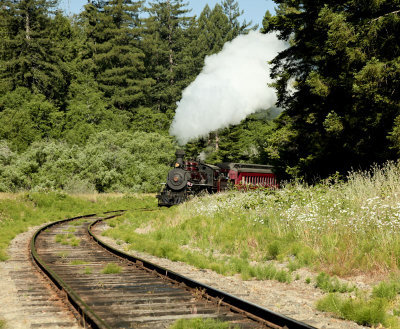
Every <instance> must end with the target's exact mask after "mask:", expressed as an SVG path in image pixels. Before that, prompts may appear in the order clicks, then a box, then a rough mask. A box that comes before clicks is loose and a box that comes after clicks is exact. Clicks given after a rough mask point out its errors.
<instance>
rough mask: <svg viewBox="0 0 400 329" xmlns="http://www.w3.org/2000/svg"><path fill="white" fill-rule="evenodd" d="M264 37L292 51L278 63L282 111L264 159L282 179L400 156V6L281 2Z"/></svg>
mask: <svg viewBox="0 0 400 329" xmlns="http://www.w3.org/2000/svg"><path fill="white" fill-rule="evenodd" d="M276 2H277V4H278V7H277V10H276V15H275V16H272V15H271V14H270V13H267V14H266V16H265V18H264V22H263V25H264V28H263V31H264V32H275V33H277V34H278V36H279V37H280V38H281V39H284V40H287V41H288V42H289V44H290V47H289V48H288V49H287V50H285V51H283V52H282V53H280V54H279V55H278V56H277V57H276V58H275V59H274V60H273V61H272V64H273V71H272V76H273V77H275V78H277V81H276V83H275V87H276V89H277V92H278V106H280V107H282V108H283V109H284V113H283V115H282V116H281V117H280V118H279V119H278V120H277V122H276V128H275V130H274V133H272V134H271V135H270V136H268V137H267V146H266V151H267V152H268V153H269V154H270V155H271V157H273V158H275V159H276V164H277V165H278V166H279V167H280V168H281V170H282V171H283V172H286V173H287V174H291V175H298V176H302V177H305V178H306V179H307V180H308V181H312V180H313V179H314V178H315V177H316V176H319V177H321V176H322V177H326V176H329V175H330V174H332V173H334V172H336V171H339V172H341V173H345V172H347V171H348V170H350V169H351V168H364V169H365V168H367V167H368V166H370V165H371V163H374V162H376V163H382V162H384V161H386V160H388V159H394V158H395V157H396V151H397V153H398V151H399V143H398V135H399V134H398V120H397V121H395V119H396V118H397V117H398V116H399V113H400V93H399V89H398V88H397V87H396V86H398V85H399V82H400V47H399V45H400V42H399V35H400V33H399V29H400V15H399V11H398V8H399V4H400V3H399V1H398V0H396V1H391V0H390V1H389V0H384V1H369V2H360V1H357V0H346V1H342V2H337V1H324V2H310V1H302V0H301V1H291V0H279V1H276Z"/></svg>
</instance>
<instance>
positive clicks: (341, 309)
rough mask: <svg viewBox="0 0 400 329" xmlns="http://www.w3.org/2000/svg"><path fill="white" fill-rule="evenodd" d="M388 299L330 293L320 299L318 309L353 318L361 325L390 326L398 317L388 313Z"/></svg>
mask: <svg viewBox="0 0 400 329" xmlns="http://www.w3.org/2000/svg"><path fill="white" fill-rule="evenodd" d="M387 305H388V303H387V301H386V300H385V299H384V298H373V299H369V300H365V299H363V298H356V299H354V298H344V297H340V296H339V295H337V294H329V295H327V296H325V297H324V298H322V299H321V300H319V301H318V303H317V309H318V310H320V311H324V312H331V313H334V314H336V315H337V316H339V317H340V318H343V319H347V320H352V321H355V322H357V323H358V324H361V325H367V326H377V325H379V324H383V325H384V326H388V327H389V324H393V322H394V321H396V319H394V318H393V317H390V316H389V315H388V314H387V311H386V308H387Z"/></svg>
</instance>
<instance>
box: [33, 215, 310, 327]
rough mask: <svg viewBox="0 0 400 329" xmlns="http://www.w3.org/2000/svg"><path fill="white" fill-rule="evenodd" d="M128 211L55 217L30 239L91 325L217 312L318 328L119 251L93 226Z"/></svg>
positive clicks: (236, 320)
mask: <svg viewBox="0 0 400 329" xmlns="http://www.w3.org/2000/svg"><path fill="white" fill-rule="evenodd" d="M121 213H122V211H117V212H112V213H108V214H104V215H102V216H97V215H94V214H92V215H86V216H81V217H75V218H71V219H66V220H63V221H58V222H54V223H51V224H49V225H47V226H45V227H43V228H41V229H40V230H39V231H37V232H36V233H35V234H34V236H33V238H32V241H31V245H30V248H31V253H32V257H33V259H34V261H35V262H36V263H37V265H38V266H39V267H40V268H41V270H42V271H43V272H45V273H46V274H47V275H48V277H49V278H50V279H51V280H52V281H53V283H54V284H55V285H56V286H57V287H58V289H59V290H60V291H62V292H63V293H65V296H66V298H67V299H68V300H69V302H70V303H71V304H72V305H73V306H74V307H75V308H76V309H77V311H78V312H79V314H80V315H81V321H82V322H83V323H84V324H85V326H87V325H89V326H90V327H91V328H100V329H106V328H152V329H153V328H168V327H169V326H170V325H171V324H172V323H173V322H174V321H175V320H177V319H182V318H185V319H191V318H198V317H201V318H218V319H219V320H222V321H229V322H230V323H232V325H234V326H236V327H239V328H275V329H276V328H285V327H286V328H290V329H291V328H296V329H297V328H299V329H306V328H313V327H312V326H309V325H307V324H305V323H301V322H298V321H296V320H293V319H290V318H288V317H285V316H282V315H279V314H277V313H274V312H272V311H270V310H268V309H265V308H262V307H259V306H257V305H254V304H252V303H249V302H246V301H244V300H241V299H239V298H237V297H235V296H232V295H229V294H226V293H223V292H222V291H219V290H217V289H214V288H212V287H209V286H207V285H204V284H201V283H199V282H196V281H193V280H191V279H189V278H186V277H184V276H181V275H179V274H178V273H174V272H171V271H168V270H167V269H164V268H162V267H159V266H157V265H154V264H152V263H149V262H147V261H145V260H143V259H138V258H136V257H133V256H131V255H128V254H125V253H123V252H121V251H118V250H116V249H113V248H112V247H111V246H108V245H106V244H105V243H103V242H101V241H100V240H99V239H97V238H96V236H94V235H93V234H92V232H91V227H93V226H94V225H96V224H97V223H99V222H100V221H102V220H105V219H109V218H112V217H115V216H118V215H120V214H121Z"/></svg>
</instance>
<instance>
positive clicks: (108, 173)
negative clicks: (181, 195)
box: [0, 131, 174, 193]
mask: <svg viewBox="0 0 400 329" xmlns="http://www.w3.org/2000/svg"><path fill="white" fill-rule="evenodd" d="M2 145H3V148H2V150H3V151H2V153H3V154H4V155H3V157H2V158H0V161H1V160H2V162H3V166H2V168H1V169H0V177H1V183H0V190H1V191H3V192H7V191H18V190H26V189H36V190H45V191H46V190H56V189H63V190H66V191H68V192H75V193H77V192H80V193H82V192H93V191H99V192H105V191H127V190H129V191H142V192H155V191H158V188H159V187H158V184H159V183H161V182H162V181H163V180H164V179H165V175H166V172H167V171H168V169H169V167H168V163H170V162H171V161H172V159H173V156H174V145H173V144H172V141H171V139H170V138H168V137H165V136H161V135H159V134H158V133H145V132H134V133H129V132H120V133H113V132H111V131H103V132H99V133H97V134H94V135H93V136H91V137H90V138H89V139H88V142H87V143H86V145H84V147H81V148H79V147H77V146H76V145H70V144H67V143H63V142H56V141H48V142H35V143H33V144H32V145H31V146H30V147H29V148H28V149H27V150H26V151H25V152H23V153H21V154H19V155H17V154H15V153H12V151H11V150H10V147H9V146H8V144H7V143H5V142H3V144H2Z"/></svg>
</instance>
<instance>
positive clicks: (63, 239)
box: [55, 233, 81, 247]
mask: <svg viewBox="0 0 400 329" xmlns="http://www.w3.org/2000/svg"><path fill="white" fill-rule="evenodd" d="M55 241H56V242H57V243H61V244H62V245H69V246H72V247H77V246H79V244H80V243H81V240H80V239H79V238H78V237H76V236H75V235H74V234H72V233H68V234H57V235H56V236H55Z"/></svg>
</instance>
